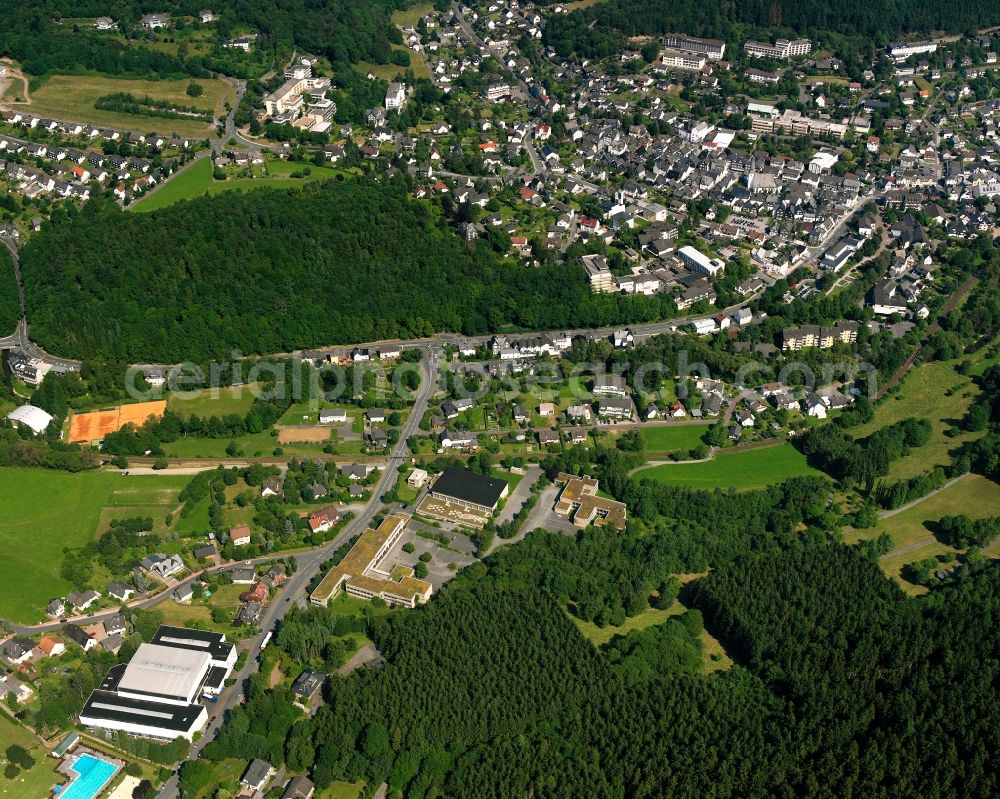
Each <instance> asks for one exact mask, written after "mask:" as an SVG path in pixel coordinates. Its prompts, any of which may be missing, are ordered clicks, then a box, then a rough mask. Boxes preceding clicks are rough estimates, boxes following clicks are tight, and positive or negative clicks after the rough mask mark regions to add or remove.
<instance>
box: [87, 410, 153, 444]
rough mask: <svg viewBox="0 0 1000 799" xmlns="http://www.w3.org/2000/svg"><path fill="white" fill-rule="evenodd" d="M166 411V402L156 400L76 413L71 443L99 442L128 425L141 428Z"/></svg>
mask: <svg viewBox="0 0 1000 799" xmlns="http://www.w3.org/2000/svg"><path fill="white" fill-rule="evenodd" d="M166 409H167V402H166V400H156V401H155V402H137V403H135V404H133V405H122V406H120V407H118V408H109V409H108V410H106V411H94V412H92V413H74V414H73V415H72V416H70V417H69V443H70V444H89V443H90V442H91V441H99V440H100V439H102V438H104V437H105V436H106V435H107V434H108V433H114V432H115V431H117V430H121V429H122V428H123V427H124V426H125V425H127V424H133V425H135V426H136V427H141V426H142V424H143V423H144V422H145V421H146V420H147V419H151V418H153V417H156V418H159V417H161V416H163V412H164V411H165V410H166Z"/></svg>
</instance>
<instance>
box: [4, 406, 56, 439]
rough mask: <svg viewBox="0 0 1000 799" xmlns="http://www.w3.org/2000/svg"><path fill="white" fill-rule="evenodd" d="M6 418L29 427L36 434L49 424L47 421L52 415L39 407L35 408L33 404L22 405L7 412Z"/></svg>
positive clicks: (50, 419)
mask: <svg viewBox="0 0 1000 799" xmlns="http://www.w3.org/2000/svg"><path fill="white" fill-rule="evenodd" d="M7 418H8V419H10V420H11V421H12V422H17V423H18V424H23V425H25V426H26V427H29V428H31V430H32V432H34V434H35V435H36V436H37V435H38V434H39V433H44V432H45V428H46V427H48V426H49V422H51V421H52V416H51V415H50V414H48V413H46V412H45V411H43V410H42V409H41V408H36V407H35V406H34V405H22V406H21V407H20V408H17V409H16V410H13V411H11V412H10V413H8V414H7Z"/></svg>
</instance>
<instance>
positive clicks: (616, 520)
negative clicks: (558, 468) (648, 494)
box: [555, 472, 625, 530]
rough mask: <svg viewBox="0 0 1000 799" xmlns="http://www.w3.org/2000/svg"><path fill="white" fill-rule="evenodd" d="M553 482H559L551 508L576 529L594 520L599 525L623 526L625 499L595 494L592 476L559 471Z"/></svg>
mask: <svg viewBox="0 0 1000 799" xmlns="http://www.w3.org/2000/svg"><path fill="white" fill-rule="evenodd" d="M556 482H560V483H562V484H563V489H562V492H561V493H560V494H559V499H557V500H556V506H555V512H556V513H558V514H559V515H560V516H566V517H568V518H569V520H570V521H571V522H573V524H575V525H576V526H577V527H579V528H580V529H583V528H584V527H587V526H588V525H591V524H595V525H597V526H599V527H605V526H606V527H614V528H615V529H616V530H624V529H625V503H623V502H617V501H615V500H613V499H605V498H604V497H601V496H598V494H597V488H598V482H597V480H595V479H594V478H593V477H589V476H587V475H584V476H583V477H576V476H575V475H571V474H566V473H565V472H563V473H561V474H560V475H559V476H558V477H557V478H556Z"/></svg>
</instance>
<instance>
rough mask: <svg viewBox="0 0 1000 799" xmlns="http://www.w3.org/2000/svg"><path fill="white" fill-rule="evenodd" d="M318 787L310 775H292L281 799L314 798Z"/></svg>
mask: <svg viewBox="0 0 1000 799" xmlns="http://www.w3.org/2000/svg"><path fill="white" fill-rule="evenodd" d="M315 791H316V788H315V787H314V786H313V784H312V780H310V779H309V778H308V777H302V776H299V777H292V778H291V779H290V780H289V781H288V785H286V786H285V792H284V793H283V794H281V799H312V796H313V794H314V793H315Z"/></svg>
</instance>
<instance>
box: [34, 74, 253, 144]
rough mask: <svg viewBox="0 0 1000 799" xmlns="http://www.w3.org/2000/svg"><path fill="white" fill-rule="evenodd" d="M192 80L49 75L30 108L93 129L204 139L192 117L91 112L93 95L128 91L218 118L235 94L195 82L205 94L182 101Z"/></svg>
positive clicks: (205, 130)
mask: <svg viewBox="0 0 1000 799" xmlns="http://www.w3.org/2000/svg"><path fill="white" fill-rule="evenodd" d="M191 82H192V81H191V80H190V79H186V78H185V79H182V80H126V79H124V78H109V77H101V76H97V75H52V76H51V77H49V78H46V79H45V80H44V82H43V83H42V84H41V85H40V86H38V87H37V88H36V89H34V90H33V91H32V92H31V107H30V110H31V112H32V113H35V114H43V115H45V116H51V117H55V118H56V119H68V120H72V121H74V122H89V123H91V124H93V125H104V126H106V127H111V128H118V129H120V130H135V131H142V132H143V133H150V132H155V133H160V134H163V135H170V134H174V133H176V134H177V135H178V136H193V137H204V136H207V135H208V134H209V133H210V132H211V131H212V126H211V125H206V124H205V123H204V122H202V121H200V120H196V119H160V118H159V117H147V116H139V115H137V114H125V113H119V112H117V111H101V110H98V109H97V108H94V103H95V102H96V100H97V98H98V97H101V96H102V95H105V94H114V93H116V92H128V93H130V94H134V95H136V96H137V97H143V96H145V95H149V96H150V97H152V98H154V99H156V100H169V101H171V102H176V103H178V104H180V105H186V106H193V107H195V108H198V109H200V110H204V111H213V112H214V113H215V114H216V116H217V117H218V116H221V115H222V114H223V113H224V110H225V103H226V101H229V102H230V103H231V102H233V101H235V99H236V92H235V90H234V89H233V87H232V86H230V85H229V84H228V83H226V82H225V81H221V80H214V79H201V78H198V79H197V80H196V81H195V82H196V83H198V84H199V85H201V86H202V87H203V88H204V90H205V93H204V94H203V95H202V96H201V97H188V95H187V91H186V90H187V87H188V84H190V83H191Z"/></svg>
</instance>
